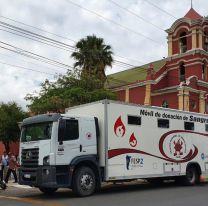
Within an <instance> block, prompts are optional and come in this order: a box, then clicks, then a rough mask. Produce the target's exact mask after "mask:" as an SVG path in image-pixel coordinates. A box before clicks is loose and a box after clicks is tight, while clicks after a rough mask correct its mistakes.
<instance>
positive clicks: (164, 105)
mask: <svg viewBox="0 0 208 206" xmlns="http://www.w3.org/2000/svg"><path fill="white" fill-rule="evenodd" d="M162 107H164V108H168V102H167V101H166V100H164V101H163V103H162Z"/></svg>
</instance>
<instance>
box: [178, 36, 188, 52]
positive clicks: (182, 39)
mask: <svg viewBox="0 0 208 206" xmlns="http://www.w3.org/2000/svg"><path fill="white" fill-rule="evenodd" d="M179 49H180V53H184V52H186V51H187V37H186V32H182V33H181V34H180V38H179Z"/></svg>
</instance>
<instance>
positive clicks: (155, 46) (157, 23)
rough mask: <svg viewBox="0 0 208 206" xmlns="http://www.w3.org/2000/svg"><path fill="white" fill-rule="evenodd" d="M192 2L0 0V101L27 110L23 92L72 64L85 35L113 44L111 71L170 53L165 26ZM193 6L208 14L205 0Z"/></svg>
mask: <svg viewBox="0 0 208 206" xmlns="http://www.w3.org/2000/svg"><path fill="white" fill-rule="evenodd" d="M190 8H191V0H123V1H119V0H99V1H98V0H44V1H43V0H35V1H30V0H1V1H0V82H1V84H0V102H4V103H7V102H11V101H15V102H17V104H18V105H19V106H21V107H22V108H23V109H24V110H27V106H26V105H27V104H29V102H27V101H26V100H25V96H26V95H27V94H38V92H39V91H40V89H41V83H43V82H44V81H45V79H49V80H50V81H54V79H55V78H56V77H57V76H58V75H59V74H65V73H66V71H67V69H72V67H73V63H74V60H73V59H72V58H71V57H70V55H71V52H72V51H73V46H74V45H75V43H76V42H77V41H79V40H80V39H81V38H84V37H86V36H87V35H92V34H94V35H96V36H97V37H100V38H103V39H104V41H105V44H108V45H111V47H112V50H113V53H114V59H115V60H116V61H115V63H114V64H113V66H112V68H107V69H106V73H107V74H111V73H116V72H118V71H122V70H126V69H128V68H132V67H135V66H141V65H143V64H146V63H151V62H152V61H156V60H159V59H162V58H163V57H167V52H168V50H167V33H166V32H165V30H166V29H168V28H170V27H171V25H172V24H173V23H174V22H175V21H176V19H178V18H181V17H183V16H184V15H185V14H186V13H187V12H188V10H189V9H190ZM193 8H194V9H195V10H196V11H197V12H198V13H199V14H200V15H202V16H207V15H208V11H207V8H208V1H207V0H193ZM17 29H24V30H21V31H22V33H18V32H17ZM28 31H29V32H31V33H30V36H25V33H27V32H28ZM34 33H35V34H34ZM36 34H38V35H41V37H40V38H42V39H40V38H34V36H35V35H36ZM36 36H37V35H36ZM43 38H44V39H43ZM46 38H47V39H46ZM51 39H52V43H51ZM54 41H56V42H54ZM57 42H58V43H57ZM60 45H61V46H60ZM23 50H24V51H23ZM25 51H27V52H25ZM28 52H31V53H29V55H28ZM34 54H35V58H34ZM31 55H32V57H33V58H31ZM37 55H39V56H37ZM40 56H43V57H45V58H48V60H46V59H44V60H43V59H42V57H40ZM40 58H41V59H40ZM49 59H50V60H49ZM51 60H52V61H53V62H51ZM43 61H44V62H43ZM118 61H119V62H118ZM57 62H58V63H57ZM121 62H122V63H121ZM49 63H50V64H49Z"/></svg>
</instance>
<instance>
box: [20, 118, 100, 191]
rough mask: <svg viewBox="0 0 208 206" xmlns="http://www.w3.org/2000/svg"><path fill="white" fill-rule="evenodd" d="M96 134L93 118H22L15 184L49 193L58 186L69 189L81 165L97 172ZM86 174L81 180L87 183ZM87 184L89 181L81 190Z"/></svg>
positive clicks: (96, 125)
mask: <svg viewBox="0 0 208 206" xmlns="http://www.w3.org/2000/svg"><path fill="white" fill-rule="evenodd" d="M98 133H99V132H98V123H97V119H96V118H94V117H74V116H68V115H66V114H63V115H61V114H45V115H38V116H34V117H30V118H27V119H25V120H24V121H23V122H22V125H21V143H20V163H21V167H20V169H19V183H20V184H23V185H30V186H34V187H38V188H39V189H40V190H41V191H43V192H45V193H51V192H54V191H56V190H57V189H58V188H60V187H67V188H72V187H73V186H74V185H73V184H75V183H73V182H72V178H73V175H74V171H75V170H76V169H77V168H78V166H79V165H80V167H81V164H82V165H83V166H82V167H85V168H86V166H87V165H90V167H89V168H90V170H93V169H95V170H96V171H97V173H99V172H98V156H97V155H98V154H97V141H98ZM90 172H91V171H90ZM85 173H86V174H88V173H89V171H88V172H85ZM86 174H85V176H83V175H82V176H83V177H82V178H84V177H85V179H86V180H85V179H83V182H84V183H86V184H87V182H90V180H89V178H91V177H89V176H86ZM87 178H88V179H87ZM93 178H95V173H94V176H93ZM93 178H91V179H93ZM84 183H83V184H84ZM89 184H92V182H90V183H88V185H84V186H83V187H87V186H88V187H89ZM74 187H75V186H74Z"/></svg>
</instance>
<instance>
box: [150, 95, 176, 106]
mask: <svg viewBox="0 0 208 206" xmlns="http://www.w3.org/2000/svg"><path fill="white" fill-rule="evenodd" d="M177 94H178V93H176V92H175V93H169V94H162V95H157V96H153V97H152V106H159V107H161V105H162V103H163V101H164V100H166V101H167V102H168V107H169V108H172V109H178V96H177Z"/></svg>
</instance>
